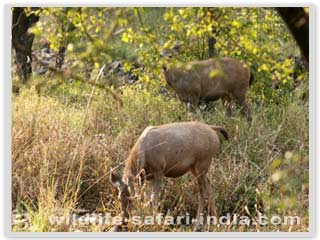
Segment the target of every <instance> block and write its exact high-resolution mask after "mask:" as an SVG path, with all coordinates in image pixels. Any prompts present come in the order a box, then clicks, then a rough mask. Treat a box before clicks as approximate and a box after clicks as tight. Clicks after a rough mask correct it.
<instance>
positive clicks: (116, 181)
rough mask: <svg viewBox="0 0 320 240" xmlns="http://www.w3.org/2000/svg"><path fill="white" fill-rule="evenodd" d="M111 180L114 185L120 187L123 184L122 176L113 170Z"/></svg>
mask: <svg viewBox="0 0 320 240" xmlns="http://www.w3.org/2000/svg"><path fill="white" fill-rule="evenodd" d="M110 181H111V184H112V185H113V186H114V187H118V188H119V187H120V186H121V183H122V180H121V178H120V176H118V175H117V174H115V173H114V172H112V171H111V172H110Z"/></svg>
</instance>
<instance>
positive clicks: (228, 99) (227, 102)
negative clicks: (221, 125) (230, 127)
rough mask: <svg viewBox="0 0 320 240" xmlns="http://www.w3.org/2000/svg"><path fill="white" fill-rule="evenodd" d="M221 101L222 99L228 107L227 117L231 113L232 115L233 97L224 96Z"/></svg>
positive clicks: (223, 104)
mask: <svg viewBox="0 0 320 240" xmlns="http://www.w3.org/2000/svg"><path fill="white" fill-rule="evenodd" d="M221 101H222V106H223V107H225V108H226V115H227V117H231V115H232V108H231V98H230V97H223V98H222V99H221Z"/></svg>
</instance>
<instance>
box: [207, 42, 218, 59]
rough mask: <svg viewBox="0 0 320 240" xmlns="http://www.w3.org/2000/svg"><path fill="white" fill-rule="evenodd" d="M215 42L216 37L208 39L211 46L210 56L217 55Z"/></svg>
mask: <svg viewBox="0 0 320 240" xmlns="http://www.w3.org/2000/svg"><path fill="white" fill-rule="evenodd" d="M215 44H216V39H215V38H214V37H209V39H208V46H209V58H213V57H214V56H215V53H216V51H215Z"/></svg>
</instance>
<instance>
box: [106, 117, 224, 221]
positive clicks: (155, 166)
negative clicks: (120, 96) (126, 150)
mask: <svg viewBox="0 0 320 240" xmlns="http://www.w3.org/2000/svg"><path fill="white" fill-rule="evenodd" d="M217 132H219V133H221V134H222V135H223V136H224V138H225V139H228V132H227V131H226V130H225V129H224V128H223V127H219V126H209V125H207V124H204V123H201V122H181V123H170V124H165V125H160V126H151V127H147V128H146V129H145V130H144V131H143V133H142V134H141V135H140V137H139V138H138V140H137V142H136V143H135V145H134V147H133V148H132V150H131V152H130V154H129V156H128V158H127V161H126V164H125V168H124V171H123V175H122V178H121V177H120V176H118V175H116V174H115V173H114V172H113V171H111V174H110V179H111V183H112V185H113V186H115V187H117V188H118V190H119V200H120V202H121V209H122V214H123V216H124V217H129V212H130V211H131V210H132V209H133V202H132V196H134V195H135V191H134V181H135V180H136V179H140V180H141V181H142V182H144V180H147V181H151V185H152V194H151V201H152V203H153V206H158V196H159V192H160V185H161V179H162V178H163V177H169V178H178V177H180V176H182V175H184V174H186V173H187V172H189V171H191V173H192V174H193V175H194V176H195V177H196V179H197V182H198V185H199V190H200V193H199V203H198V210H197V219H199V218H200V214H201V213H202V211H203V209H204V207H205V204H208V206H209V210H210V208H211V209H213V208H212V207H213V206H212V202H211V185H210V183H209V180H208V178H207V176H206V174H207V172H208V170H209V167H210V165H211V162H212V160H213V157H214V156H215V153H216V151H217V149H218V147H219V137H218V135H217Z"/></svg>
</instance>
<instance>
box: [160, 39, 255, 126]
mask: <svg viewBox="0 0 320 240" xmlns="http://www.w3.org/2000/svg"><path fill="white" fill-rule="evenodd" d="M180 46H181V45H177V46H175V47H174V48H173V49H172V50H171V51H166V52H164V53H163V54H162V56H165V57H169V58H171V57H172V56H173V54H177V53H178V52H179V48H180ZM163 73H164V76H165V80H166V82H167V84H168V85H169V86H170V87H171V88H172V89H173V90H174V91H175V92H176V93H177V95H178V97H179V98H180V100H181V101H183V102H186V103H187V105H188V109H189V110H190V106H191V107H193V108H195V107H196V106H197V105H198V104H199V103H200V102H201V101H204V102H210V101H216V100H218V99H219V98H221V99H222V102H223V104H224V105H226V108H227V115H228V116H231V107H232V106H231V99H232V98H233V99H234V100H235V101H236V103H237V104H238V105H239V106H240V107H241V110H242V111H243V112H244V113H245V115H246V118H247V120H248V121H251V120H252V117H251V112H250V109H249V107H248V105H247V103H246V93H247V91H248V88H249V86H250V85H251V84H252V82H253V75H252V74H251V72H250V69H249V68H248V67H246V66H245V65H244V64H243V63H241V62H240V61H239V60H237V59H233V58H230V57H223V58H221V59H219V60H218V59H208V60H203V61H194V62H190V63H187V64H173V65H172V66H169V67H168V68H167V66H163Z"/></svg>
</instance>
